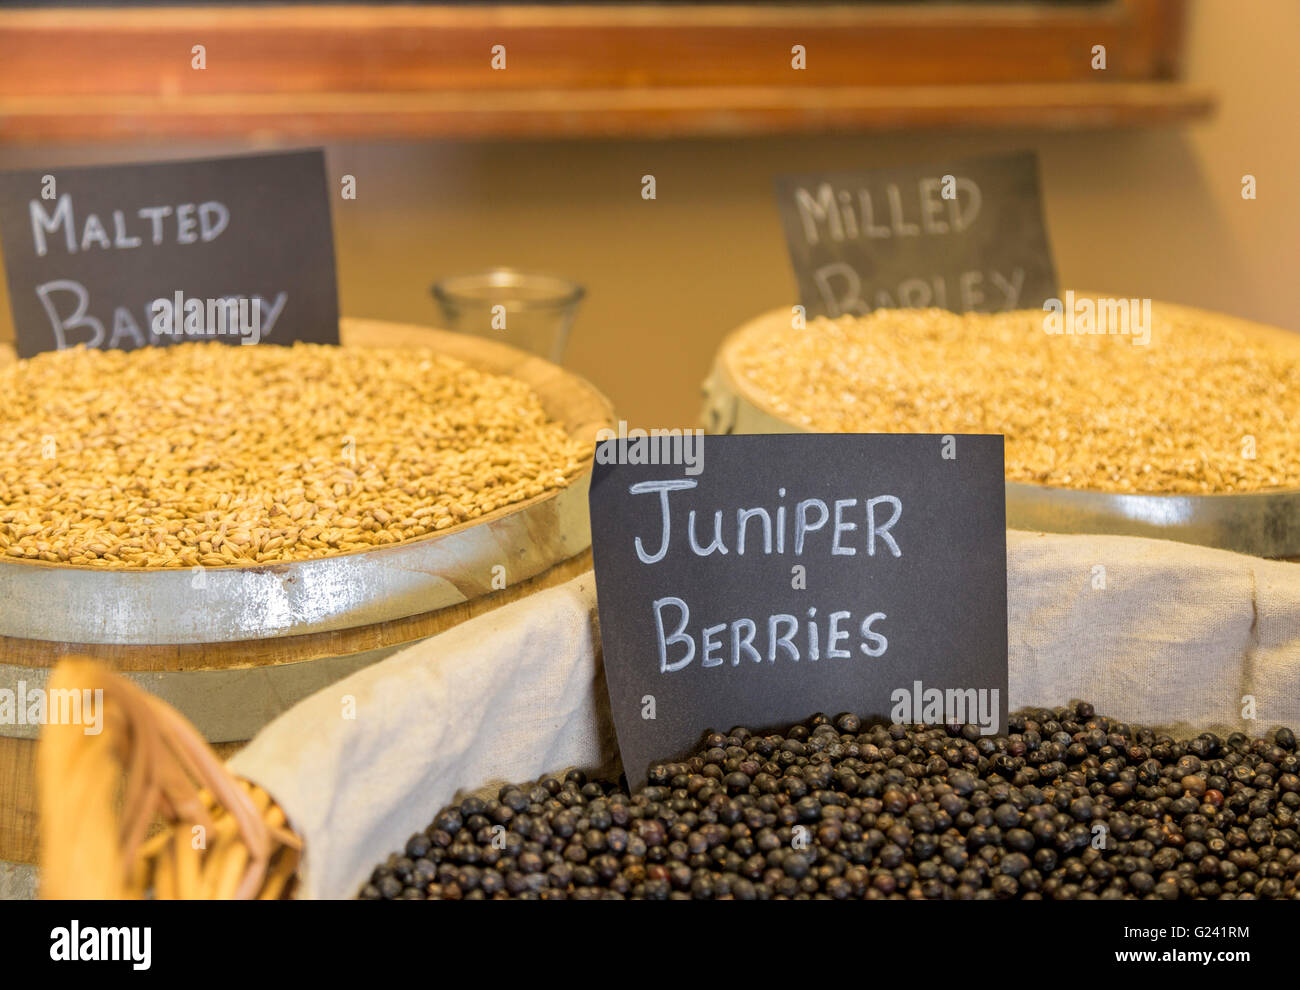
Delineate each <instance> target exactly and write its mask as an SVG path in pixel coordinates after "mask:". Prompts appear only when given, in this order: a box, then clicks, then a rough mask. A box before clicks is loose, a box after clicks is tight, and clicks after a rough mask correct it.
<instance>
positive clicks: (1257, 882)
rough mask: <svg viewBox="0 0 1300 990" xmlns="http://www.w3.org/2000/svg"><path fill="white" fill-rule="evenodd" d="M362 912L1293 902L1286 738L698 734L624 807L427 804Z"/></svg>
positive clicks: (1297, 763) (870, 728)
mask: <svg viewBox="0 0 1300 990" xmlns="http://www.w3.org/2000/svg"><path fill="white" fill-rule="evenodd" d="M360 896H361V897H362V898H367V899H380V898H390V899H391V898H404V899H409V900H424V899H426V898H427V899H431V900H432V899H444V900H461V899H465V900H482V899H485V898H493V899H503V898H521V899H533V900H536V899H542V900H564V899H578V900H590V899H619V900H621V899H624V898H635V899H652V900H668V899H672V900H686V899H698V900H711V899H728V900H768V899H778V900H781V899H789V898H793V899H808V898H815V899H835V900H851V899H863V898H865V899H868V900H879V899H891V900H901V899H905V898H906V899H945V900H947V899H957V900H992V899H999V900H1001V899H1010V898H1025V899H1054V900H1133V899H1141V898H1152V897H1154V898H1161V899H1165V900H1176V899H1183V898H1209V899H1218V898H1223V899H1252V898H1259V899H1279V898H1284V899H1291V898H1300V755H1298V754H1297V752H1296V739H1295V734H1294V733H1293V732H1292V731H1291V730H1290V729H1286V728H1282V729H1277V730H1276V731H1275V732H1273V733H1272V734H1270V735H1268V736H1263V737H1259V738H1255V739H1250V738H1247V737H1246V736H1245V735H1243V734H1241V733H1234V734H1233V735H1230V736H1228V737H1227V738H1226V739H1224V738H1220V737H1219V736H1216V735H1214V734H1212V733H1208V732H1207V733H1202V734H1201V735H1199V736H1196V737H1195V738H1191V739H1182V740H1177V741H1176V740H1174V739H1173V738H1171V737H1169V736H1166V735H1162V734H1160V733H1157V732H1154V731H1152V730H1150V729H1145V728H1142V727H1140V726H1136V725H1129V724H1126V723H1124V722H1121V721H1118V720H1116V719H1112V718H1106V717H1103V716H1100V715H1097V714H1096V713H1095V712H1094V711H1093V708H1092V706H1091V705H1089V704H1086V703H1078V704H1072V705H1069V706H1067V707H1063V708H1054V709H1031V710H1027V711H1024V712H1021V713H1020V714H1017V715H1013V716H1011V718H1010V721H1009V731H1008V733H1007V734H1005V735H998V736H992V737H990V736H985V735H981V733H980V727H979V726H977V725H965V726H957V725H954V726H950V727H943V726H939V727H936V726H916V725H902V724H893V725H884V724H875V725H866V724H863V723H862V722H861V721H860V720H859V718H858V717H857V716H856V715H849V714H845V715H839V716H837V717H835V718H833V719H832V718H828V717H826V716H825V715H815V716H813V717H812V718H811V719H810V720H808V721H807V722H805V723H802V724H799V725H795V726H793V727H791V728H790V729H788V730H786V731H784V732H781V733H770V732H763V731H751V730H749V729H745V728H734V729H732V730H731V731H729V732H725V733H723V732H711V733H708V734H707V735H706V736H705V737H704V739H703V740H702V742H701V743H700V745H699V746H698V747H697V748H696V750H695V751H694V752H693V753H692V754H691V755H690V756H689V757H688V758H686V759H684V760H682V761H680V762H673V763H660V764H656V765H654V766H652V767H651V769H650V786H648V787H646V788H644V789H643V790H641V791H640V792H638V793H636V794H629V793H627V791H626V790H625V789H624V788H622V787H620V786H617V785H615V784H612V783H608V782H596V781H589V780H587V778H586V777H585V776H584V775H583V774H582V773H580V772H577V771H572V772H569V773H567V774H557V775H554V776H548V777H543V778H542V779H540V780H538V781H534V782H532V783H527V784H515V785H507V786H505V787H502V788H501V789H500V791H499V792H498V794H497V796H496V798H493V799H489V800H484V799H482V798H479V797H473V796H471V797H468V798H465V799H464V800H463V801H461V802H460V803H459V804H455V805H450V806H448V807H446V808H444V809H443V810H442V811H440V812H439V813H438V815H437V816H436V817H435V818H434V820H433V823H432V824H431V825H430V826H429V827H428V828H427V829H426V830H425V831H424V832H418V833H416V834H415V835H413V836H411V838H410V840H409V841H408V842H407V844H406V848H405V849H404V850H403V851H402V852H401V853H398V854H394V855H392V856H390V857H389V858H388V859H387V860H386V861H385V862H384V863H382V864H380V865H379V866H377V867H376V868H375V870H374V873H373V874H372V876H371V878H370V881H369V882H368V883H367V884H366V885H365V887H364V888H363V889H362V890H361V892H360Z"/></svg>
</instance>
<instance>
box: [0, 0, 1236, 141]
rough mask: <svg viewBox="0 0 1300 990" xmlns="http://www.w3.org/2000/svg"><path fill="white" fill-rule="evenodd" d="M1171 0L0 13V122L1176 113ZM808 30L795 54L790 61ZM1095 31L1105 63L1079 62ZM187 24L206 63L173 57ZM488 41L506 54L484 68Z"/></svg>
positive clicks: (1203, 109)
mask: <svg viewBox="0 0 1300 990" xmlns="http://www.w3.org/2000/svg"><path fill="white" fill-rule="evenodd" d="M1182 8H1183V2H1182V0H1110V2H1108V3H1102V4H1088V5H1080V6H1059V5H1047V4H1025V3H1007V4H1001V3H998V4H980V5H973V4H907V5H876V4H861V5H854V6H843V5H840V6H834V5H828V6H820V5H800V6H781V7H769V6H748V5H733V6H696V5H692V6H622V5H620V6H573V7H566V6H552V5H545V6H540V5H538V6H509V5H507V6H483V7H475V6H460V5H457V6H436V5H435V6H373V7H359V6H288V7H239V8H210V7H199V8H166V7H164V8H144V9H121V8H115V9H100V8H94V9H44V10H19V11H15V10H10V11H0V142H46V141H77V140H94V141H100V140H103V141H112V140H132V139H138V138H160V137H163V138H165V137H170V136H177V137H197V138H202V137H221V138H226V137H239V136H246V137H257V138H270V139H276V138H286V139H295V140H298V139H318V138H319V139H330V138H344V139H346V138H384V137H411V138H414V137H438V136H464V137H511V136H521V137H536V136H545V135H565V136H584V135H586V136H606V135H617V136H622V135H646V136H660V135H705V134H764V133H796V132H797V133H807V132H815V131H834V130H865V131H872V130H896V129H904V128H917V127H925V128H929V127H1002V126H1015V127H1049V128H1069V127H1109V126H1133V125H1141V124H1165V123H1176V122H1181V121H1187V120H1193V119H1196V118H1198V117H1202V116H1205V115H1206V114H1208V113H1209V112H1211V110H1212V109H1213V103H1214V101H1213V96H1212V94H1210V93H1208V92H1204V91H1198V90H1195V89H1191V88H1188V87H1185V86H1183V85H1181V84H1179V83H1178V82H1177V65H1178V56H1179V50H1180V41H1179V37H1180V31H1181V21H1182ZM796 44H798V45H803V46H804V48H805V50H806V52H807V67H806V69H802V70H796V69H794V68H792V66H791V48H792V47H793V46H794V45H796ZM1097 44H1101V45H1105V46H1106V49H1107V63H1108V64H1107V68H1106V69H1105V70H1104V71H1096V70H1094V69H1093V68H1092V65H1091V53H1092V46H1093V45H1097ZM195 45H203V46H204V51H205V57H206V68H203V69H194V68H192V66H191V59H192V54H191V51H192V49H193V46H195ZM495 45H504V46H505V50H506V58H507V68H506V69H505V70H504V71H499V70H494V69H493V68H492V66H491V53H492V49H493V46H495Z"/></svg>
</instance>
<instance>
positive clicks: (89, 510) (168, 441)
mask: <svg viewBox="0 0 1300 990" xmlns="http://www.w3.org/2000/svg"><path fill="white" fill-rule="evenodd" d="M590 452H591V451H590V445H583V444H580V443H577V442H575V441H574V440H573V439H572V438H570V437H569V436H568V434H567V433H566V432H565V431H564V429H563V427H561V426H560V425H559V424H557V423H555V422H552V421H550V420H549V419H548V417H547V415H546V413H545V411H544V410H543V408H542V406H541V403H540V401H539V400H538V399H537V397H536V396H535V395H534V394H533V393H532V391H531V390H530V389H529V388H528V386H527V385H526V384H524V383H523V382H521V381H518V380H516V379H513V378H509V377H506V376H502V375H491V374H487V373H484V372H481V371H478V370H476V369H474V368H472V367H470V366H468V365H466V364H464V363H462V362H460V361H458V360H455V359H453V358H449V357H445V356H441V355H438V354H436V353H434V352H432V351H427V350H412V349H362V348H340V347H330V346H325V345H318V344H295V345H294V346H292V347H270V346H262V347H232V346H228V345H224V344H217V343H187V344H181V345H176V346H172V347H162V348H144V349H140V350H136V351H131V352H123V351H100V350H85V349H80V348H79V349H76V350H67V351H61V352H49V353H44V354H40V355H37V356H36V357H33V358H31V359H30V360H26V361H19V362H16V363H14V364H11V365H9V366H7V367H5V368H3V369H0V555H7V556H6V557H4V558H3V559H10V560H13V559H23V560H43V561H47V562H50V563H57V564H68V565H81V566H89V567H101V568H104V567H195V566H198V565H202V566H212V567H217V566H224V565H230V564H248V563H255V562H256V563H265V562H274V561H289V560H304V559H308V558H313V557H325V556H330V555H333V554H337V553H343V552H346V551H350V550H360V549H368V548H371V547H376V546H383V545H387V544H394V543H400V542H402V541H404V540H411V539H415V538H418V537H421V536H427V535H429V534H430V533H433V532H436V531H437V530H442V529H446V528H448V527H450V526H453V525H455V524H457V523H460V522H464V521H467V520H472V519H474V518H476V517H478V516H481V515H483V514H484V513H488V512H491V511H493V510H494V509H497V508H500V507H503V506H506V505H510V504H512V503H515V502H519V501H521V500H523V499H527V498H529V497H531V496H534V495H539V494H541V493H542V492H545V491H548V490H551V489H556V488H561V487H563V486H564V485H566V484H568V482H569V481H570V480H572V479H573V478H574V477H575V476H576V475H578V474H580V473H581V472H582V471H583V470H584V468H585V466H586V460H587V459H588V458H589V457H590Z"/></svg>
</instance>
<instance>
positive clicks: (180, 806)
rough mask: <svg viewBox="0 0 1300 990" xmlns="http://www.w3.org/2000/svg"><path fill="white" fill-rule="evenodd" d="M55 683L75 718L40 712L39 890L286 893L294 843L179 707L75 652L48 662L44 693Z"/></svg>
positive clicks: (212, 895)
mask: <svg viewBox="0 0 1300 990" xmlns="http://www.w3.org/2000/svg"><path fill="white" fill-rule="evenodd" d="M63 692H76V697H77V698H78V699H79V700H80V708H77V707H75V706H72V705H68V706H67V707H65V708H64V712H68V711H73V712H77V711H79V712H80V715H81V717H80V718H79V719H76V720H72V719H67V720H64V719H56V718H53V717H51V718H50V719H49V721H48V724H47V725H46V726H45V729H44V731H43V733H42V736H41V742H40V746H39V749H38V752H37V768H36V769H37V788H38V796H39V802H40V840H41V843H40V844H41V876H40V883H41V896H42V897H44V898H49V899H74V900H101V899H103V900H117V899H138V898H145V897H152V898H157V899H159V900H220V899H276V898H282V897H289V896H291V895H292V892H293V886H294V878H295V875H296V872H297V869H298V861H299V857H300V853H301V850H302V843H301V842H300V841H299V839H298V837H297V836H296V835H294V833H293V831H292V830H291V829H290V828H289V826H288V824H287V822H286V821H285V816H284V813H283V811H281V809H280V808H279V807H278V806H277V805H276V803H275V802H274V801H273V800H272V799H271V797H270V795H269V794H267V793H266V792H265V791H263V790H262V789H261V788H258V787H255V786H253V785H251V784H249V783H248V782H247V781H244V780H240V779H239V778H237V777H235V776H234V775H233V774H231V773H230V771H229V770H227V769H226V767H225V765H224V764H223V763H222V762H221V761H220V760H219V759H218V758H217V756H216V754H215V753H213V751H212V749H211V748H210V747H209V746H208V744H207V743H206V742H205V741H204V740H203V737H202V736H201V735H199V733H198V731H197V730H196V729H195V728H194V726H192V725H191V724H190V723H189V722H188V721H186V720H185V718H184V717H183V716H182V715H180V713H178V712H177V711H176V710H175V709H174V708H172V707H171V706H170V705H167V704H166V703H164V702H162V701H160V700H159V699H157V698H155V697H154V696H153V695H151V694H149V693H148V692H146V691H144V690H142V689H141V688H139V687H137V686H136V685H134V684H133V683H131V682H130V681H129V680H127V679H126V678H124V677H121V676H119V675H117V674H114V673H113V672H112V671H110V670H109V669H108V668H107V667H105V666H103V665H102V664H99V663H96V662H95V661H92V660H85V659H81V658H69V659H66V660H63V661H61V662H60V663H59V664H58V666H57V667H55V669H54V672H53V674H52V675H51V677H50V680H49V682H48V685H47V697H48V698H50V699H71V698H73V695H72V694H65V693H63ZM50 704H51V707H50V709H49V711H50V713H51V715H53V713H54V707H53V704H54V703H53V702H51V703H50Z"/></svg>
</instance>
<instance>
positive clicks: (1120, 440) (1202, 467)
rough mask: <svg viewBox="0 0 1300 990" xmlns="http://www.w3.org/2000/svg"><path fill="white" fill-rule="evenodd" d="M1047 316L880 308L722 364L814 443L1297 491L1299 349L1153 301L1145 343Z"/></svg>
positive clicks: (1110, 478) (1019, 469) (756, 335)
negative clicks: (871, 443) (1049, 326)
mask: <svg viewBox="0 0 1300 990" xmlns="http://www.w3.org/2000/svg"><path fill="white" fill-rule="evenodd" d="M1044 316H1045V314H1044V313H1043V312H1042V311H1041V310H1023V311H1020V312H1014V313H1001V314H992V315H982V314H973V313H968V314H956V313H949V312H946V311H943V310H935V309H930V310H878V311H876V312H874V313H872V314H870V315H868V316H865V317H857V318H855V317H842V318H840V319H836V320H830V319H818V320H815V321H813V322H811V323H810V324H809V326H808V327H807V328H806V329H799V330H795V329H791V328H790V327H789V326H788V325H782V324H780V323H779V322H778V321H775V320H773V321H771V322H770V323H764V324H761V325H758V326H756V327H755V328H754V329H753V330H751V331H750V332H748V333H745V334H742V335H741V336H740V338H739V340H738V342H737V345H736V348H735V350H734V351H733V360H732V368H733V370H734V371H735V372H737V373H738V374H739V375H740V376H741V377H742V378H743V379H745V380H747V381H748V383H749V384H750V385H751V386H754V387H756V388H757V390H758V392H759V393H760V394H761V396H762V397H763V400H764V405H766V406H767V408H768V409H769V410H770V411H771V412H773V413H775V414H776V415H778V416H779V417H781V418H782V419H784V420H786V421H788V422H791V423H794V424H797V425H799V426H801V427H804V428H806V429H810V430H814V431H818V432H864V433H865V432H891V433H910V432H917V433H1002V434H1005V435H1006V472H1007V478H1008V479H1009V480H1013V481H1022V482H1031V483H1038V484H1044V485H1055V486H1062V487H1068V488H1079V489H1091V490H1098V491H1106V492H1135V493H1227V492H1253V491H1260V490H1264V489H1269V488H1279V487H1281V488H1295V487H1300V342H1297V343H1295V344H1293V343H1292V342H1291V341H1290V340H1289V339H1287V337H1286V335H1285V334H1284V333H1282V332H1280V331H1276V332H1268V331H1261V329H1260V328H1258V327H1252V326H1251V325H1248V324H1243V323H1242V322H1241V321H1237V320H1232V319H1230V318H1226V317H1218V316H1216V315H1214V314H1210V313H1202V312H1199V311H1197V310H1192V309H1186V308H1184V307H1177V306H1162V305H1161V304H1160V303H1156V304H1155V306H1154V307H1153V312H1152V321H1151V336H1150V341H1149V343H1148V344H1146V345H1145V346H1143V345H1141V344H1138V343H1137V342H1136V341H1137V339H1138V338H1137V337H1135V336H1134V335H1132V334H1131V333H1130V334H1128V335H1124V334H1118V333H1107V334H1075V335H1067V334H1049V333H1047V332H1046V331H1045V329H1044ZM1102 325H1104V326H1107V329H1111V326H1110V325H1107V324H1102ZM1114 326H1118V324H1114Z"/></svg>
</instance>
